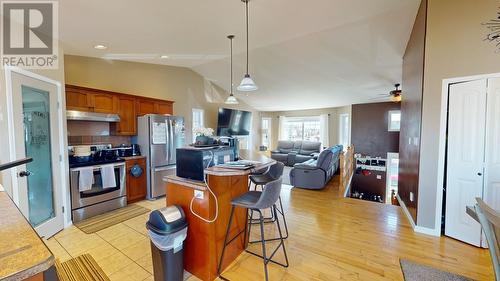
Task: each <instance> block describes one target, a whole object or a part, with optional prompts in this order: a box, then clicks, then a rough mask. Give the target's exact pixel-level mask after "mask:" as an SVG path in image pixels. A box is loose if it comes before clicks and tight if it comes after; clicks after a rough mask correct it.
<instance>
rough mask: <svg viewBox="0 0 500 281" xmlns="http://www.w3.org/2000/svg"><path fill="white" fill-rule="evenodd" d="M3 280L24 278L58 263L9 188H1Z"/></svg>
mask: <svg viewBox="0 0 500 281" xmlns="http://www.w3.org/2000/svg"><path fill="white" fill-rule="evenodd" d="M0 265H1V266H0V280H2V281H4V280H5V281H7V280H8V281H12V280H23V279H26V278H29V277H32V276H34V275H36V274H38V273H40V272H44V271H46V270H47V269H49V268H50V267H51V266H52V265H54V255H52V253H51V252H50V250H49V249H48V248H47V246H45V244H44V243H43V241H42V239H41V238H40V237H39V236H38V234H37V233H36V232H35V230H34V229H33V228H32V227H31V225H30V224H29V223H28V221H27V220H26V219H25V218H24V216H23V215H22V214H21V212H20V211H19V209H18V208H17V207H16V205H15V204H14V202H12V200H11V199H10V197H9V196H8V195H7V193H6V192H4V191H0Z"/></svg>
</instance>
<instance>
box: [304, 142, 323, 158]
mask: <svg viewBox="0 0 500 281" xmlns="http://www.w3.org/2000/svg"><path fill="white" fill-rule="evenodd" d="M320 148H321V143H320V142H313V141H304V142H302V146H301V148H300V151H299V154H302V155H311V154H312V153H314V152H319V150H320Z"/></svg>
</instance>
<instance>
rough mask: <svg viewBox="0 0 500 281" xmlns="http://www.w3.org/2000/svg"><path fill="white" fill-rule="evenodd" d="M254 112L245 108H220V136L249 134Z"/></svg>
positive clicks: (218, 128) (218, 126)
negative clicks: (244, 109)
mask: <svg viewBox="0 0 500 281" xmlns="http://www.w3.org/2000/svg"><path fill="white" fill-rule="evenodd" d="M251 123H252V113H251V112H248V111H243V110H235V109H228V108H219V118H218V121H217V135H218V136H226V137H230V136H247V135H249V134H250V129H251Z"/></svg>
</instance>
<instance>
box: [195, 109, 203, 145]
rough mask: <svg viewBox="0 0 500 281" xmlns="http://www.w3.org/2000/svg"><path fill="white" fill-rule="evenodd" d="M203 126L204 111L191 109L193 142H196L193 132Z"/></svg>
mask: <svg viewBox="0 0 500 281" xmlns="http://www.w3.org/2000/svg"><path fill="white" fill-rule="evenodd" d="M204 126H205V110H203V109H200V108H193V128H192V130H193V142H195V141H196V135H195V134H194V130H195V129H197V128H202V127H204Z"/></svg>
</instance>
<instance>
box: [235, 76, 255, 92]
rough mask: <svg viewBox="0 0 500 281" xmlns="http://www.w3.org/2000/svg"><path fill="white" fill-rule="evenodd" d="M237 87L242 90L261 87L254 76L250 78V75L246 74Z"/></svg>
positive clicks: (253, 89)
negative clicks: (253, 78) (254, 79)
mask: <svg viewBox="0 0 500 281" xmlns="http://www.w3.org/2000/svg"><path fill="white" fill-rule="evenodd" d="M236 89H238V91H242V92H251V91H256V90H258V89H259V87H257V85H256V84H255V82H254V81H253V80H252V78H250V75H248V74H245V77H243V80H241V83H240V85H239V86H238V87H237V88H236Z"/></svg>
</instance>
